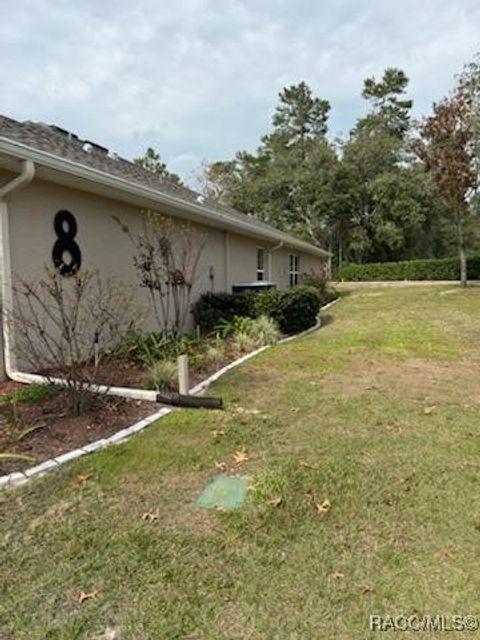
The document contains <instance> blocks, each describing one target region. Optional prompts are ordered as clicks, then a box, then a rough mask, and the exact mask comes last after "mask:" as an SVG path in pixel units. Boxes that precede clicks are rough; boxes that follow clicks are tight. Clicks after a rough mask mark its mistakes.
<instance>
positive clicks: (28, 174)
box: [0, 160, 35, 382]
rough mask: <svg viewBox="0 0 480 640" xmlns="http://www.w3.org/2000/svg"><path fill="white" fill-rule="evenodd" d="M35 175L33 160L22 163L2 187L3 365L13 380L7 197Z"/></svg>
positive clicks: (0, 220) (0, 218) (0, 271)
mask: <svg viewBox="0 0 480 640" xmlns="http://www.w3.org/2000/svg"><path fill="white" fill-rule="evenodd" d="M34 175H35V165H34V163H33V162H32V161H31V160H24V161H23V162H22V170H21V172H20V174H19V175H18V176H17V177H16V178H14V179H13V180H11V182H8V183H7V184H5V185H3V187H0V251H1V254H0V273H1V303H2V332H3V359H4V360H3V363H4V367H5V373H6V374H7V376H8V377H9V378H10V379H11V380H16V381H18V382H22V381H21V380H17V377H16V373H17V371H16V370H15V362H14V356H13V354H12V336H11V327H10V323H9V321H8V319H9V317H10V316H11V314H12V311H13V297H12V263H11V257H10V232H9V223H8V203H7V197H8V196H9V195H11V194H12V193H14V192H15V191H19V190H20V189H22V188H23V187H25V186H27V184H29V183H30V182H31V181H32V180H33V177H34Z"/></svg>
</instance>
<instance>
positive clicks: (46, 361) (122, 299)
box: [8, 269, 138, 415]
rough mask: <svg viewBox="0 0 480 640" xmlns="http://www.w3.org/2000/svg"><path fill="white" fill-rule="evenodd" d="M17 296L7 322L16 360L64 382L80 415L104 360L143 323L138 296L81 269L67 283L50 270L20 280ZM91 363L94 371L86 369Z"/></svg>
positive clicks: (128, 289) (14, 288) (117, 281)
mask: <svg viewBox="0 0 480 640" xmlns="http://www.w3.org/2000/svg"><path fill="white" fill-rule="evenodd" d="M13 294H14V300H15V304H14V308H13V311H12V313H11V315H10V317H9V318H8V320H9V322H10V324H11V326H12V329H13V330H14V333H15V345H14V352H15V355H16V356H18V357H19V358H20V359H21V360H22V361H23V362H24V363H25V364H26V365H27V366H28V367H29V368H30V369H31V370H32V371H36V372H41V373H44V375H45V376H46V377H48V378H50V379H51V378H52V375H53V373H54V374H55V377H60V378H63V379H64V380H65V388H66V390H67V393H68V396H69V400H70V410H71V412H72V413H73V414H74V415H79V414H80V413H81V412H82V411H83V410H84V409H85V408H86V406H87V404H88V400H89V399H90V398H91V391H90V389H89V387H90V386H91V385H94V384H96V382H97V376H98V371H99V367H98V364H99V363H100V361H101V359H102V358H103V357H104V356H105V355H106V354H107V353H108V352H109V351H110V349H111V346H112V344H114V343H115V342H118V341H121V339H122V336H124V335H125V334H126V333H127V332H128V331H129V330H130V329H131V328H132V327H134V326H135V324H136V322H137V321H138V317H136V304H135V299H134V292H133V290H132V289H130V288H126V287H125V286H124V285H123V284H122V283H121V282H120V281H119V280H117V279H115V278H108V279H106V280H103V279H102V278H101V277H100V273H99V271H98V270H88V269H82V270H81V271H79V272H77V273H75V274H74V275H73V276H72V277H70V278H66V277H64V276H62V275H61V273H60V272H58V271H53V270H50V269H45V272H44V275H43V277H41V278H40V279H39V280H34V281H28V280H23V279H21V278H20V279H17V280H16V281H15V283H14V287H13ZM137 316H138V312H137ZM90 363H94V366H85V365H89V364H90ZM52 372H53V373H52Z"/></svg>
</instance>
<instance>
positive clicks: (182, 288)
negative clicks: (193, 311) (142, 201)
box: [115, 211, 205, 335]
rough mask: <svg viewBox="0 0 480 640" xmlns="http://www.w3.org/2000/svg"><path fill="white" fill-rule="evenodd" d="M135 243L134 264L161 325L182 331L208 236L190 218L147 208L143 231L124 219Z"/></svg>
mask: <svg viewBox="0 0 480 640" xmlns="http://www.w3.org/2000/svg"><path fill="white" fill-rule="evenodd" d="M115 220H116V221H117V222H118V223H119V225H120V227H121V228H122V231H124V232H125V233H127V234H128V236H129V237H130V240H131V241H132V243H133V245H134V247H135V256H134V266H135V269H136V271H137V274H138V278H139V281H140V285H141V286H142V287H145V288H146V289H147V290H148V292H149V295H150V300H151V303H152V308H153V312H154V315H155V320H156V323H157V326H158V329H159V331H160V332H161V333H164V334H174V335H176V334H178V333H181V332H182V331H183V329H184V328H185V323H186V320H187V314H188V311H189V308H190V300H191V294H192V288H193V285H194V282H195V280H196V277H197V270H198V265H199V262H200V257H201V255H202V252H203V249H204V246H205V239H204V236H203V234H201V233H200V232H199V231H198V230H197V229H195V228H194V227H193V226H192V225H191V224H189V223H188V222H174V221H173V220H172V219H171V218H169V217H167V216H163V215H162V214H160V213H158V212H156V211H146V212H144V225H143V231H142V233H132V232H131V230H130V229H129V227H128V226H127V225H126V224H125V223H123V222H122V221H120V220H119V219H118V218H115Z"/></svg>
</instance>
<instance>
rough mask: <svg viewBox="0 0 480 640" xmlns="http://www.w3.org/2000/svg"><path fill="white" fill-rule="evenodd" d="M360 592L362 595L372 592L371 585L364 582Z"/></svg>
mask: <svg viewBox="0 0 480 640" xmlns="http://www.w3.org/2000/svg"><path fill="white" fill-rule="evenodd" d="M361 593H362V594H363V595H366V594H367V593H373V587H371V586H370V585H368V584H366V585H364V586H363V587H362V589H361Z"/></svg>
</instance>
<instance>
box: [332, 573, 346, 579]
mask: <svg viewBox="0 0 480 640" xmlns="http://www.w3.org/2000/svg"><path fill="white" fill-rule="evenodd" d="M344 577H345V574H344V573H343V571H334V572H333V573H332V578H335V580H342V579H343V578H344Z"/></svg>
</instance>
